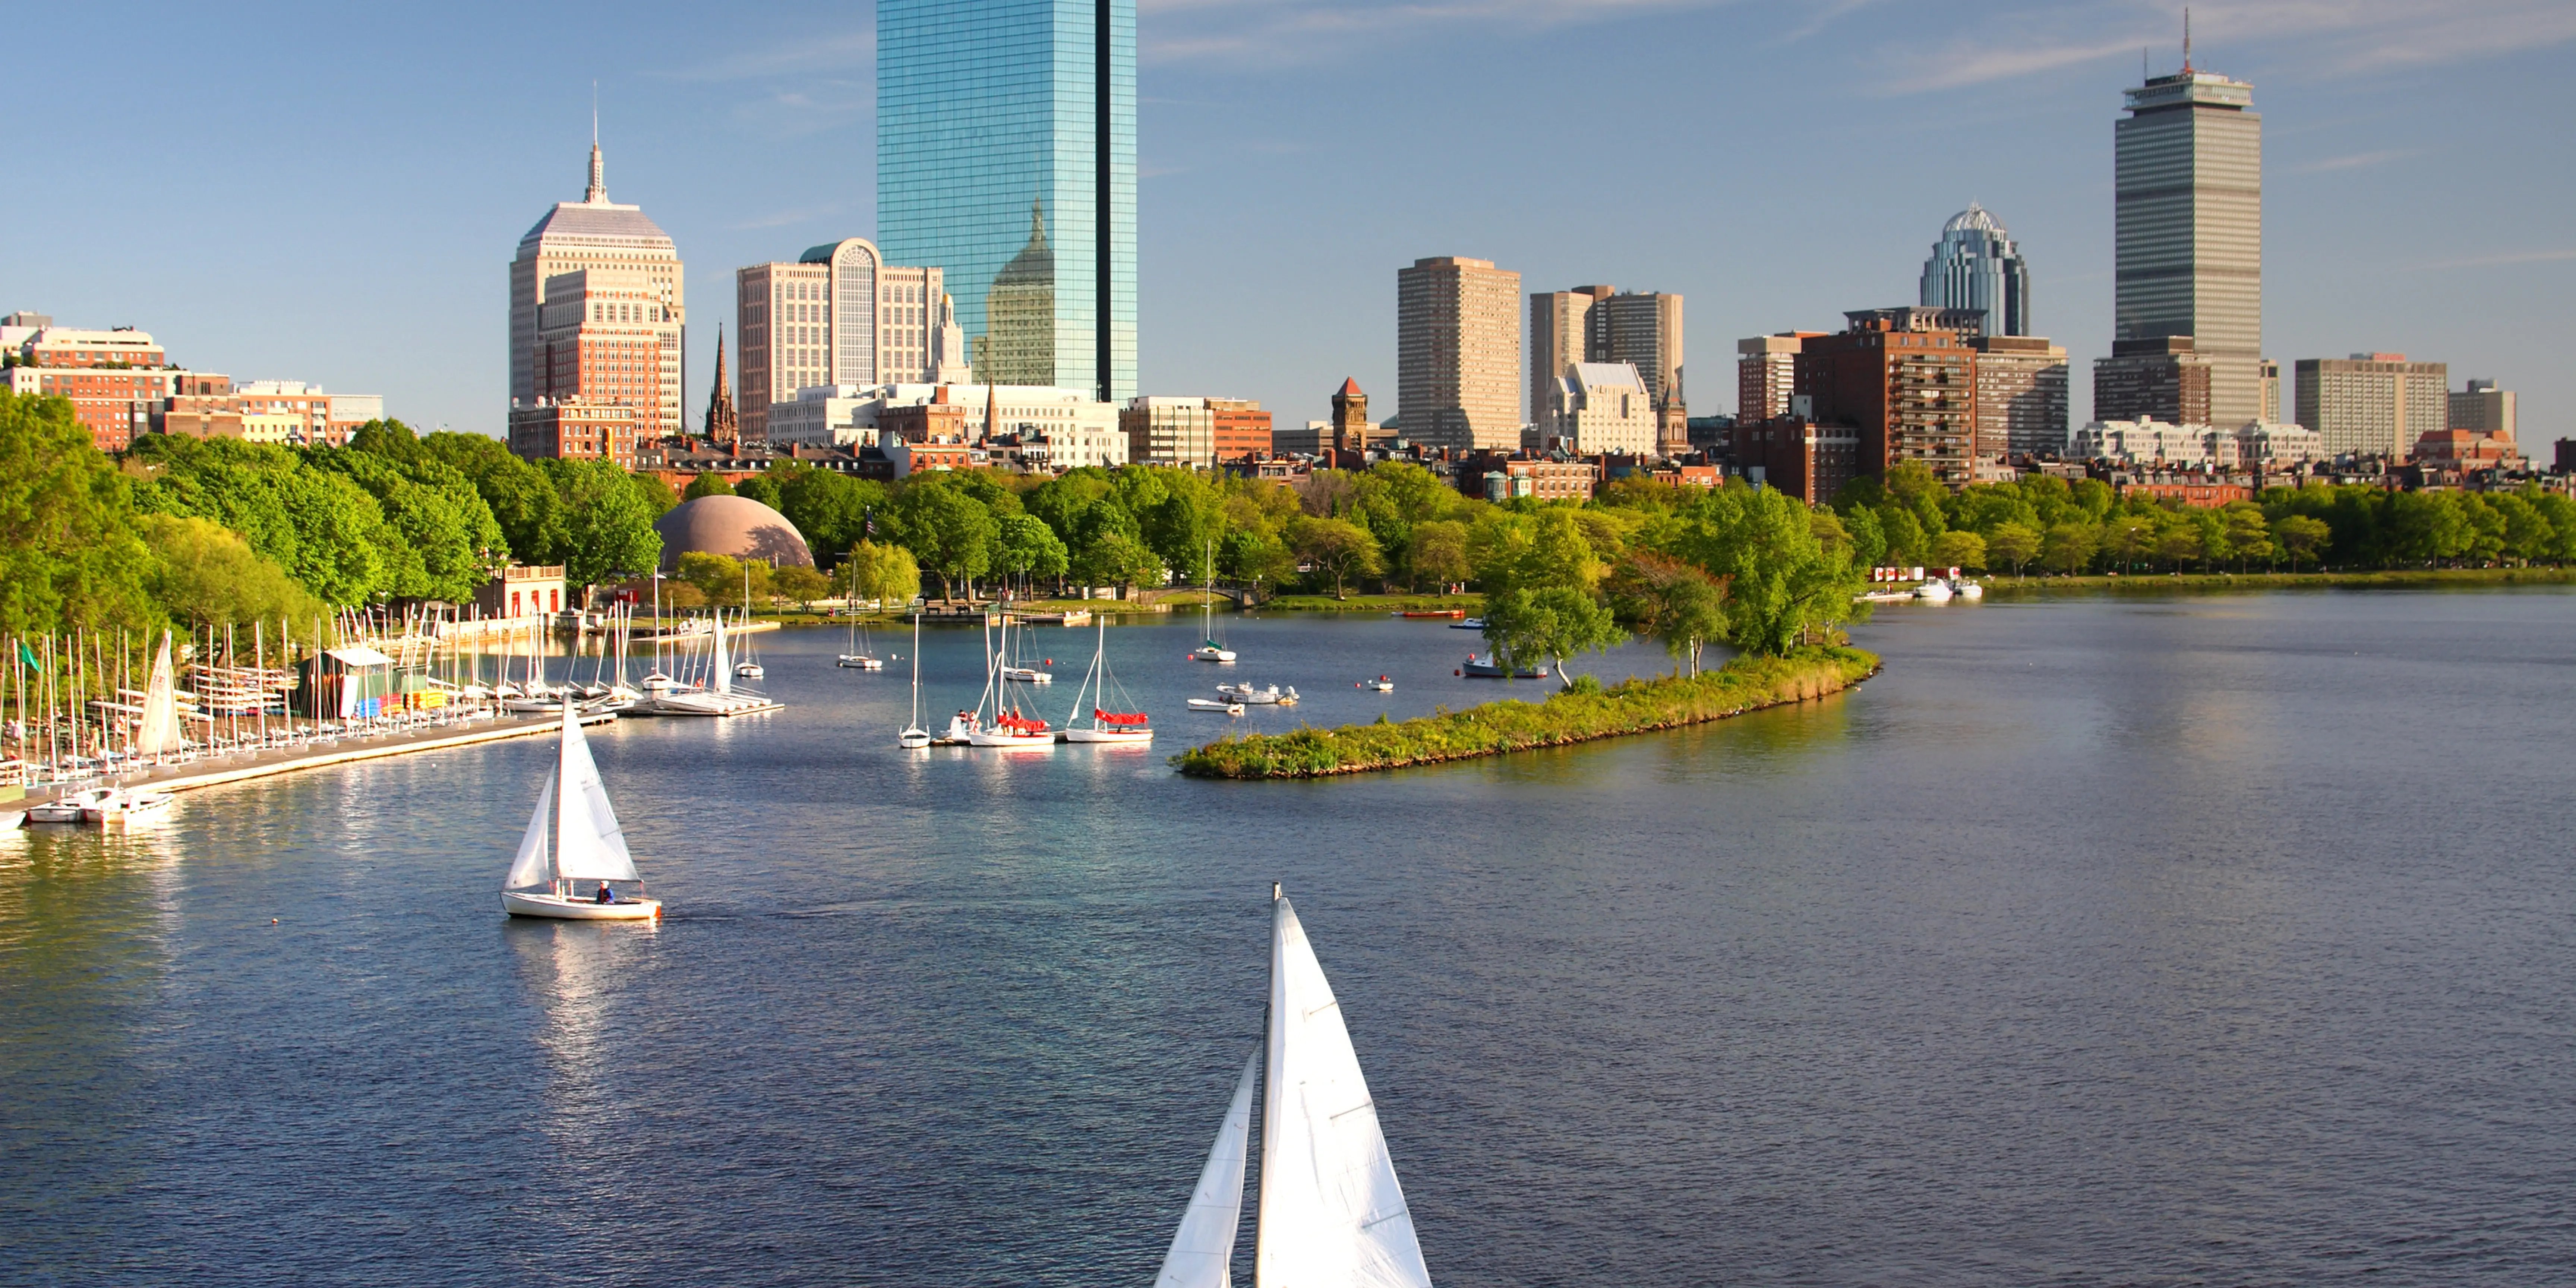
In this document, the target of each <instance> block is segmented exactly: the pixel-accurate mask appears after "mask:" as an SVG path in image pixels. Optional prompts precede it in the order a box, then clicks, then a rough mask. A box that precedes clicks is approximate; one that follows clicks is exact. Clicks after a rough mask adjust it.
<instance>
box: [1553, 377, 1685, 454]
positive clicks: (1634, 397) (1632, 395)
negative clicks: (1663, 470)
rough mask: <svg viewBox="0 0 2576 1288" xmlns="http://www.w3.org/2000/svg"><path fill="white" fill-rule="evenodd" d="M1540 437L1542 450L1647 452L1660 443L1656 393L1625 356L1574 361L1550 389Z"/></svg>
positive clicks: (1582, 452)
mask: <svg viewBox="0 0 2576 1288" xmlns="http://www.w3.org/2000/svg"><path fill="white" fill-rule="evenodd" d="M1536 437H1537V440H1538V441H1537V442H1536V443H1534V444H1531V446H1533V447H1535V448H1537V449H1538V450H1540V451H1551V452H1553V451H1562V452H1572V453H1574V454H1576V455H1578V456H1598V455H1601V454H1602V453H1604V452H1619V453H1625V454H1629V455H1636V456H1643V455H1646V454H1648V453H1650V452H1653V451H1654V450H1655V445H1656V419H1655V400H1654V396H1653V395H1652V394H1649V393H1648V392H1647V391H1646V381H1645V378H1644V377H1643V376H1641V375H1639V374H1638V372H1637V369H1636V368H1635V367H1633V366H1631V365H1629V364H1627V363H1625V362H1577V363H1573V364H1571V365H1569V366H1568V367H1566V369H1565V373H1564V374H1563V375H1561V376H1558V377H1557V379H1556V382H1555V384H1554V386H1553V387H1551V388H1550V389H1549V390H1548V400H1547V406H1545V407H1543V408H1541V409H1540V411H1539V422H1538V428H1537V431H1536Z"/></svg>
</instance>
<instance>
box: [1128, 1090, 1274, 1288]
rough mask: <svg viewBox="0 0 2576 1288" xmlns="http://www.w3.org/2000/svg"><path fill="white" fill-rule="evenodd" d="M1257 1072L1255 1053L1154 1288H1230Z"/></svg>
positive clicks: (1175, 1233) (1218, 1133)
mask: <svg viewBox="0 0 2576 1288" xmlns="http://www.w3.org/2000/svg"><path fill="white" fill-rule="evenodd" d="M1260 1071H1261V1052H1260V1051H1259V1050H1257V1049H1256V1050H1254V1051H1253V1053H1252V1055H1251V1057H1250V1058H1248V1059H1246V1060H1245V1061H1244V1062H1243V1080H1242V1081H1240V1082H1238V1083H1236V1084H1235V1086H1234V1104H1233V1107H1231V1108H1229V1109H1227V1110H1226V1111H1225V1126H1223V1127H1221V1128H1219V1129H1218V1130H1217V1133H1216V1144H1215V1145H1214V1146H1212V1147H1210V1148H1209V1150H1208V1159H1207V1166H1206V1167H1205V1168H1202V1169H1201V1170H1200V1172H1199V1187H1198V1189H1197V1190H1196V1191H1194V1192H1192V1193H1191V1195H1190V1210H1189V1211H1188V1212H1187V1213H1186V1214H1184V1215H1183V1216H1182V1217H1181V1228H1180V1229H1179V1230H1178V1231H1176V1232H1174V1233H1173V1235H1172V1250H1171V1251H1169V1252H1167V1253H1164V1254H1163V1273H1161V1274H1159V1275H1156V1276H1154V1288H1232V1286H1233V1283H1234V1272H1233V1269H1232V1263H1233V1261H1234V1231H1235V1226H1236V1225H1237V1224H1239V1223H1240V1222H1241V1220H1242V1218H1243V1165H1244V1158H1245V1156H1246V1153H1247V1152H1248V1149H1249V1144H1248V1140H1249V1137H1250V1135H1251V1132H1252V1079H1253V1077H1254V1075H1256V1074H1258V1073H1259V1072H1260Z"/></svg>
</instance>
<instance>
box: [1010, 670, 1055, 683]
mask: <svg viewBox="0 0 2576 1288" xmlns="http://www.w3.org/2000/svg"><path fill="white" fill-rule="evenodd" d="M1002 678H1003V679H1005V680H1017V681H1019V682H1020V683H1022V684H1053V683H1055V677H1054V676H1052V675H1049V674H1047V673H1046V672H1044V671H1041V670H1039V669H1037V668H1036V667H1034V666H1006V667H1003V668H1002Z"/></svg>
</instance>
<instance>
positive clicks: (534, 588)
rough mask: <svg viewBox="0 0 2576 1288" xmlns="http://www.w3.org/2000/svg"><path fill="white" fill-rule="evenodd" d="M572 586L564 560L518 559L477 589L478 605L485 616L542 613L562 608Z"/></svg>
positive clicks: (480, 614)
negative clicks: (538, 561) (527, 561)
mask: <svg viewBox="0 0 2576 1288" xmlns="http://www.w3.org/2000/svg"><path fill="white" fill-rule="evenodd" d="M571 589H572V588H571V586H570V585H568V584H566V582H565V581H564V566H563V565H562V564H515V563H514V564H509V565H507V566H505V567H503V568H502V569H501V575H500V576H497V577H494V578H492V579H491V580H490V581H487V582H484V583H483V584H482V585H481V586H480V587H477V588H476V589H475V591H474V607H475V609H476V615H477V616H480V617H484V618H494V617H504V618H507V617H541V616H544V615H545V614H548V613H560V612H562V611H563V609H564V605H565V604H566V603H567V602H569V595H570V592H571Z"/></svg>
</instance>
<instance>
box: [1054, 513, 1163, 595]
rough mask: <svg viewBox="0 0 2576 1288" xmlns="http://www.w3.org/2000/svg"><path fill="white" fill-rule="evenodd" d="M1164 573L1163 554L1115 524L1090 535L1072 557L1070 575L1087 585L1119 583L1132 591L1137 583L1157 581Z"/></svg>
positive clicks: (1160, 579)
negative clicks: (1122, 530)
mask: <svg viewBox="0 0 2576 1288" xmlns="http://www.w3.org/2000/svg"><path fill="white" fill-rule="evenodd" d="M1163 573H1164V568H1163V559H1162V556H1160V555H1157V554H1155V553H1154V550H1153V547H1151V546H1148V545H1146V544H1145V543H1144V542H1142V541H1140V540H1138V539H1136V538H1135V537H1132V536H1129V535H1128V534H1126V533H1124V532H1121V531H1119V530H1117V529H1116V528H1108V529H1104V530H1102V531H1101V532H1100V533H1098V534H1097V535H1095V536H1094V537H1092V539H1091V540H1090V542H1089V543H1087V544H1085V545H1084V546H1083V547H1082V548H1081V550H1080V551H1079V552H1077V553H1076V554H1075V555H1074V559H1073V575H1074V576H1075V577H1077V578H1080V579H1081V581H1082V583H1083V584H1084V585H1086V586H1119V587H1124V588H1126V589H1128V590H1129V591H1131V592H1132V591H1133V590H1134V589H1135V588H1136V587H1138V586H1152V585H1160V584H1161V583H1162V580H1163Z"/></svg>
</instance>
